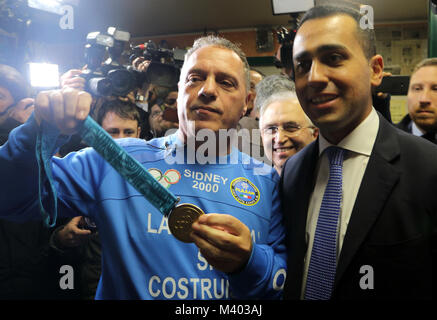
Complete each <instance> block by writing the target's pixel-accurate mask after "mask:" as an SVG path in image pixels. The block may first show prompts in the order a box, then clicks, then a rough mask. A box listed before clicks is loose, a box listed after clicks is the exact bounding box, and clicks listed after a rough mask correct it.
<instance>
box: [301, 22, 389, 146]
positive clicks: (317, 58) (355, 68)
mask: <svg viewBox="0 0 437 320" xmlns="http://www.w3.org/2000/svg"><path fill="white" fill-rule="evenodd" d="M356 30H357V23H356V22H355V20H354V19H353V18H351V17H349V16H347V15H334V16H329V17H324V18H316V19H312V20H307V21H306V22H304V23H303V25H302V26H301V27H300V28H299V30H298V31H297V34H296V38H295V40H294V47H293V63H294V70H295V83H296V93H297V95H298V98H299V101H300V104H301V105H302V108H303V109H304V110H305V113H306V114H307V115H308V116H309V117H310V119H311V120H312V121H313V123H314V124H315V125H316V126H317V127H319V128H320V131H321V132H322V134H323V135H324V136H325V138H327V139H328V140H329V141H330V142H331V143H334V144H336V143H338V142H340V141H341V140H342V139H343V138H344V137H345V136H346V135H348V134H349V133H350V132H351V131H352V130H353V129H355V128H356V127H357V126H358V125H359V124H360V123H361V122H362V121H363V120H364V119H365V118H366V116H367V115H368V114H369V113H370V111H371V108H372V99H371V87H372V86H377V85H379V83H380V82H381V78H382V70H383V61H382V57H381V56H379V55H376V56H374V57H372V58H371V59H370V61H369V60H368V59H367V58H366V57H365V55H364V52H363V49H362V46H361V45H360V42H359V35H358V32H357V31H356Z"/></svg>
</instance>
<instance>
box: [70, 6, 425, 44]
mask: <svg viewBox="0 0 437 320" xmlns="http://www.w3.org/2000/svg"><path fill="white" fill-rule="evenodd" d="M289 1H298V0H289ZM317 1H318V2H332V1H333V0H317ZM360 2H362V3H364V4H368V5H371V6H372V7H373V9H374V14H375V17H374V18H375V24H381V23H386V22H398V23H402V22H406V21H426V20H427V12H428V11H427V10H428V9H427V6H428V0H414V1H411V0H368V1H365V0H362V1H360ZM289 19H290V18H289V16H288V15H279V16H274V15H273V14H272V7H271V0H81V1H80V4H79V7H78V8H77V9H76V12H75V24H76V26H78V27H79V28H80V29H83V30H84V29H86V31H87V32H90V31H94V30H99V31H103V30H106V27H108V26H118V27H119V28H120V29H122V30H126V31H129V32H130V33H131V34H132V36H151V35H164V34H178V33H191V32H203V31H204V30H208V31H212V30H223V29H240V28H253V27H258V26H262V25H270V26H279V25H288V21H289Z"/></svg>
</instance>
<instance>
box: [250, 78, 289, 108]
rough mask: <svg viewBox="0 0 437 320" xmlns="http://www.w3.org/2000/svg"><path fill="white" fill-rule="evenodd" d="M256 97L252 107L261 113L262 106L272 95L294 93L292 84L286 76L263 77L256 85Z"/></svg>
mask: <svg viewBox="0 0 437 320" xmlns="http://www.w3.org/2000/svg"><path fill="white" fill-rule="evenodd" d="M255 89H256V97H255V102H254V106H255V108H257V109H258V110H259V111H260V113H262V110H261V108H262V106H263V105H265V101H266V100H267V99H268V98H269V97H271V96H272V95H273V94H275V93H278V92H282V91H287V92H296V90H295V87H294V83H293V82H292V81H291V80H290V79H289V78H288V77H286V76H283V75H279V74H275V75H272V76H268V77H265V78H264V79H262V80H261V81H260V82H259V83H258V84H257V85H256V88H255Z"/></svg>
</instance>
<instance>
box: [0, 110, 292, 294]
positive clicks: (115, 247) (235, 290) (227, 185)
mask: <svg viewBox="0 0 437 320" xmlns="http://www.w3.org/2000/svg"><path fill="white" fill-rule="evenodd" d="M38 130H39V129H38V126H37V124H36V122H35V120H34V118H33V117H31V118H30V119H29V121H28V122H27V123H25V124H24V125H22V126H20V127H19V128H17V129H15V130H14V131H13V132H12V133H11V135H10V137H9V141H8V142H7V143H6V144H5V145H4V146H2V147H0V171H1V177H2V183H1V185H0V188H1V190H0V216H2V217H4V218H8V219H11V220H16V221H25V220H28V219H32V218H38V215H39V209H38V191H37V190H38V166H37V162H36V157H35V140H36V138H35V137H36V135H37V132H38ZM64 141H65V140H64V139H63V138H62V136H60V137H59V139H58V141H57V142H56V143H57V144H58V145H60V144H62V142H64ZM117 142H118V143H119V144H120V145H121V146H122V147H123V148H124V149H125V150H126V151H127V152H128V153H129V154H130V155H131V156H133V157H134V158H135V159H136V160H138V161H139V162H140V163H141V164H142V165H143V166H144V167H145V168H147V170H148V171H149V172H150V173H151V174H152V175H153V176H154V177H155V178H156V179H158V180H159V181H160V183H161V184H162V185H164V186H165V187H166V188H168V190H169V191H171V192H172V193H173V194H174V195H176V196H177V197H180V198H181V201H180V203H191V204H194V205H196V206H198V207H200V208H201V209H202V210H203V211H204V212H205V213H223V214H230V215H233V216H234V217H236V218H237V219H239V220H240V221H242V222H243V223H244V224H245V225H246V226H247V227H248V228H249V230H250V231H251V236H252V240H253V244H254V245H253V250H252V253H251V256H250V259H249V261H248V263H247V265H246V266H245V267H244V269H243V270H241V271H239V272H238V273H232V274H227V273H223V272H221V271H218V270H215V269H214V268H213V267H212V266H211V265H209V264H208V262H207V261H206V259H205V258H204V257H203V256H202V255H201V254H200V252H199V250H198V248H197V247H196V246H195V245H194V244H193V243H189V244H187V243H183V242H180V241H179V240H177V239H176V238H175V237H173V236H172V234H171V232H170V230H169V227H168V223H167V218H166V217H164V216H163V215H162V214H161V213H160V212H159V211H158V210H157V209H156V208H154V207H153V206H152V205H151V204H150V203H149V202H148V201H147V200H146V199H145V198H144V197H143V196H142V195H141V194H140V193H139V192H138V191H137V190H136V189H135V188H133V187H132V186H131V185H130V184H128V183H127V182H126V181H125V180H124V179H123V178H122V177H121V176H120V175H119V174H118V173H117V172H116V171H115V170H114V169H113V168H112V167H111V166H110V165H109V164H108V163H107V162H106V161H105V160H103V158H102V157H101V156H100V155H98V154H97V153H96V152H95V151H94V150H93V149H92V148H87V149H84V150H81V151H79V152H76V153H70V154H69V155H67V156H66V157H65V158H57V157H53V158H52V174H53V180H54V182H55V187H56V190H57V193H58V199H59V200H58V201H59V213H60V214H61V215H63V216H77V215H83V216H86V217H89V218H90V219H91V220H93V221H94V222H95V224H96V225H97V228H98V230H99V235H100V239H101V243H102V274H101V278H100V282H99V285H98V288H97V293H96V299H189V300H192V299H232V298H238V299H278V298H280V297H281V294H282V289H283V285H284V281H285V275H286V252H285V245H284V228H283V226H282V214H281V211H280V203H279V197H278V180H279V177H278V175H277V173H276V172H275V171H274V170H273V169H272V168H270V167H267V166H264V165H263V164H260V163H255V162H254V160H253V159H252V158H250V157H249V156H247V155H246V154H243V153H240V152H239V151H238V150H236V149H234V150H233V151H232V152H231V154H230V155H228V156H227V157H225V158H221V159H219V158H217V162H218V163H216V164H199V163H197V162H195V163H192V164H190V163H191V162H189V161H187V160H188V159H189V157H190V156H191V154H190V152H189V151H187V150H188V148H187V146H183V145H182V144H181V143H180V141H179V140H178V138H177V135H176V134H175V135H171V136H168V137H163V138H158V139H154V140H151V141H149V142H147V141H144V140H140V139H120V140H117ZM231 159H233V161H232V162H231ZM235 159H237V160H236V161H235ZM223 161H227V163H225V164H222V163H223ZM229 162H231V163H229ZM235 162H236V163H235ZM260 166H263V167H262V170H260ZM47 201H50V198H49V197H47V195H46V196H45V198H44V202H45V204H47ZM46 207H49V206H46Z"/></svg>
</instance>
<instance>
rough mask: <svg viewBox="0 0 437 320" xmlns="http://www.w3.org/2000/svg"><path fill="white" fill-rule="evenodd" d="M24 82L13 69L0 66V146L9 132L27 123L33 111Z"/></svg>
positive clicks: (31, 100) (19, 74) (32, 101)
mask: <svg viewBox="0 0 437 320" xmlns="http://www.w3.org/2000/svg"><path fill="white" fill-rule="evenodd" d="M28 91H29V90H28V85H27V83H26V80H25V79H24V77H23V76H22V75H21V73H20V72H18V70H16V69H15V68H13V67H11V66H8V65H4V64H0V145H2V144H3V143H5V142H6V140H7V139H8V135H9V132H10V131H11V130H12V129H14V128H15V127H18V126H19V125H20V124H22V123H24V122H26V121H27V119H28V118H29V116H30V115H31V114H32V112H33V109H34V105H33V103H34V100H33V99H32V98H30V97H29V94H28Z"/></svg>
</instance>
